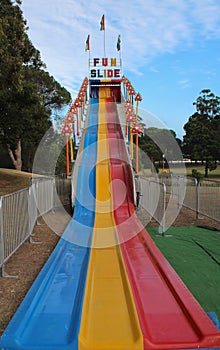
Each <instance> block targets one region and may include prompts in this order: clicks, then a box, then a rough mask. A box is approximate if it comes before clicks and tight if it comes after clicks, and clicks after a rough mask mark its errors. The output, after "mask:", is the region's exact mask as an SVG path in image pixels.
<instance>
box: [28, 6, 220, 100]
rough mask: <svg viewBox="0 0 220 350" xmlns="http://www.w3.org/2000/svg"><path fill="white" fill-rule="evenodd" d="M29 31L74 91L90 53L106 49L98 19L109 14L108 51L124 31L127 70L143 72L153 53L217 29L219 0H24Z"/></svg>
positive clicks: (54, 70)
mask: <svg viewBox="0 0 220 350" xmlns="http://www.w3.org/2000/svg"><path fill="white" fill-rule="evenodd" d="M22 9H23V10H24V17H25V18H26V19H27V20H28V26H29V27H30V31H29V35H30V37H31V39H32V41H33V44H34V45H35V47H37V48H38V49H39V50H40V52H41V54H42V59H43V60H44V62H45V63H46V64H47V67H48V70H49V71H50V73H51V74H52V75H54V76H55V78H56V79H57V80H59V82H60V83H61V84H63V85H64V86H66V87H67V88H68V89H69V90H70V91H72V92H73V94H74V91H75V90H76V89H77V86H78V85H79V84H80V83H81V81H82V80H83V78H84V77H85V76H86V75H87V67H88V61H87V60H88V53H86V52H85V51H84V50H85V41H86V38H87V35H88V34H90V36H91V42H90V44H91V52H90V53H91V57H93V55H96V56H98V57H99V56H102V55H103V51H104V50H103V32H100V30H99V29H100V24H99V22H100V19H101V16H102V14H105V19H106V48H107V56H112V57H113V56H116V55H117V52H116V42H117V36H118V34H121V40H122V42H121V48H122V57H124V58H125V59H124V67H125V69H126V71H132V72H135V73H136V74H140V72H141V68H142V67H143V66H144V65H145V64H146V63H147V62H149V61H150V60H151V59H152V58H153V57H155V56H158V55H162V54H163V53H166V52H170V53H172V52H175V50H177V49H178V48H179V47H187V46H189V45H192V44H193V42H195V40H196V35H198V33H200V34H201V35H204V37H205V38H206V37H210V36H216V35H217V34H218V35H219V34H220V33H219V28H220V26H219V18H218V14H219V12H220V3H219V2H218V0H200V1H199V2H198V1H197V0H178V1H176V0H166V1H162V0H136V1H135V2H133V1H127V0H121V1H120V2H119V1H116V0H111V1H108V2H104V1H103V0H96V1H92V0H90V1H87V0H81V1H78V0H53V1H52V0H47V1H45V0H23V5H22Z"/></svg>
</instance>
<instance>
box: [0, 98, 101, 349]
mask: <svg viewBox="0 0 220 350" xmlns="http://www.w3.org/2000/svg"><path fill="white" fill-rule="evenodd" d="M97 117H98V103H97V100H92V101H91V104H90V111H89V116H88V120H87V123H86V126H85V132H84V134H83V137H82V141H81V145H80V149H79V155H78V159H77V162H76V176H77V184H76V195H75V198H76V199H75V209H74V216H73V219H71V221H70V223H69V225H68V226H67V228H66V230H65V232H64V234H63V236H62V237H61V239H60V240H59V243H58V244H57V246H56V248H55V250H54V251H53V253H52V254H51V256H50V258H49V260H48V261H47V263H46V264H45V265H44V267H43V269H42V270H41V272H40V274H39V275H38V277H37V279H36V280H35V282H34V284H33V285H32V287H31V289H30V290H29V292H28V294H27V295H26V297H25V299H24V301H23V302H22V303H21V305H20V307H19V308H18V310H17V312H16V314H15V315H14V317H13V318H12V320H11V322H10V323H9V325H8V327H7V328H6V330H5V332H4V334H3V335H2V338H1V340H0V348H1V349H10V350H15V349H29V350H33V349H35V350H43V349H44V350H46V349H48V350H49V349H54V350H61V349H77V348H78V332H79V327H80V322H81V311H82V302H83V299H84V288H85V281H86V276H87V268H88V262H89V257H90V246H91V241H92V234H93V226H94V219H95V191H96V185H95V171H94V166H95V163H96V153H97V152H96V151H97V149H96V148H97V142H96V141H97V130H98V124H97V122H98V120H97ZM88 179H89V181H88ZM88 187H89V190H88V191H85V189H86V188H88ZM85 203H86V205H85V206H84V204H85Z"/></svg>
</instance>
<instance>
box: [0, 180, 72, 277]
mask: <svg viewBox="0 0 220 350" xmlns="http://www.w3.org/2000/svg"><path fill="white" fill-rule="evenodd" d="M69 194H70V180H69V179H65V178H64V177H60V176H57V177H55V178H43V177H40V178H32V180H31V184H30V187H29V188H25V189H23V190H21V191H17V192H15V193H12V194H8V195H4V196H1V197H0V272H1V275H2V276H5V275H6V273H5V271H4V264H5V263H6V262H7V260H8V259H9V258H10V257H11V256H12V254H13V253H14V252H15V251H16V250H17V249H18V248H19V247H20V246H21V245H22V244H23V243H24V242H25V241H26V240H27V239H31V236H32V232H33V228H34V226H35V224H36V222H37V219H38V218H39V217H40V216H42V215H44V214H45V213H47V212H49V211H50V210H52V209H54V208H55V207H58V206H61V205H63V204H64V202H66V201H67V200H68V198H69Z"/></svg>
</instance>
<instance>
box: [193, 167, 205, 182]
mask: <svg viewBox="0 0 220 350" xmlns="http://www.w3.org/2000/svg"><path fill="white" fill-rule="evenodd" d="M192 176H193V177H195V178H196V180H197V181H198V182H200V181H201V180H202V178H203V175H202V173H201V172H200V171H198V170H196V169H192Z"/></svg>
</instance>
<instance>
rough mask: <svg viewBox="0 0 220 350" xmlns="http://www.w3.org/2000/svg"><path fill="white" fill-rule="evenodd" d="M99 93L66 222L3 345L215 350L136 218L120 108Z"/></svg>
mask: <svg viewBox="0 0 220 350" xmlns="http://www.w3.org/2000/svg"><path fill="white" fill-rule="evenodd" d="M106 96H109V93H108V91H105V89H103V90H102V96H100V97H99V100H98V99H91V100H90V105H89V113H88V118H87V121H86V124H85V128H84V132H83V135H82V140H81V144H80V149H79V152H78V158H77V162H76V167H75V172H74V181H75V199H74V214H73V218H72V219H71V220H70V223H69V225H68V226H67V228H66V230H65V232H64V233H63V236H62V237H61V239H60V241H59V243H58V244H57V246H56V248H55V250H54V251H53V253H52V254H51V256H50V258H49V260H48V261H47V263H46V264H45V266H44V267H43V269H42V270H41V272H40V274H39V276H38V277H37V279H36V280H35V282H34V284H33V286H32V287H31V289H30V291H29V292H28V294H27V296H26V297H25V299H24V301H23V302H22V303H21V305H20V307H19V309H18V311H17V312H16V314H15V315H14V317H13V319H12V320H11V322H10V323H9V325H8V327H7V328H6V330H5V332H4V334H3V336H2V338H1V340H0V348H2V349H7V350H17V349H22V350H26V349H27V350H43V349H44V350H64V349H65V350H69V349H74V350H77V349H79V350H114V349H115V350H129V349H130V350H142V349H145V350H148V349H154V350H157V349H158V350H159V349H161V350H168V349H194V348H207V347H209V348H217V347H219V346H220V332H219V331H218V329H217V328H216V327H215V326H214V324H213V323H212V321H211V320H210V319H209V317H208V316H207V314H206V313H205V312H204V311H203V309H202V308H201V307H200V305H199V304H198V303H197V301H196V300H195V299H194V298H193V296H192V295H191V293H190V292H189V290H188V289H187V288H186V286H185V285H184V284H183V282H182V281H181V280H180V278H179V277H178V275H177V274H176V273H175V271H174V270H173V269H172V267H171V266H170V264H169V263H168V262H167V260H166V259H165V258H164V256H163V255H162V254H161V252H160V251H159V250H158V249H157V247H156V246H155V244H154V243H153V241H152V240H151V238H150V236H149V235H148V233H147V232H146V230H145V229H144V227H143V226H142V224H141V223H140V222H139V220H138V219H137V217H136V214H135V210H134V198H133V182H132V170H131V165H130V161H129V157H128V154H127V150H126V145H125V141H124V139H123V134H122V130H121V125H120V122H119V118H118V113H117V106H116V103H114V102H113V101H112V100H111V98H106Z"/></svg>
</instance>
